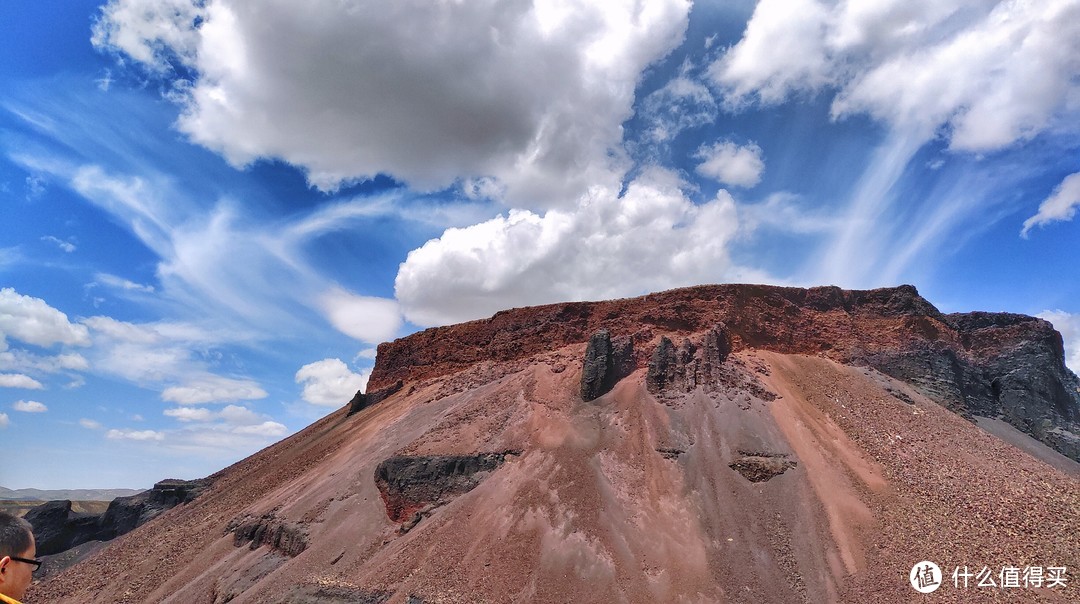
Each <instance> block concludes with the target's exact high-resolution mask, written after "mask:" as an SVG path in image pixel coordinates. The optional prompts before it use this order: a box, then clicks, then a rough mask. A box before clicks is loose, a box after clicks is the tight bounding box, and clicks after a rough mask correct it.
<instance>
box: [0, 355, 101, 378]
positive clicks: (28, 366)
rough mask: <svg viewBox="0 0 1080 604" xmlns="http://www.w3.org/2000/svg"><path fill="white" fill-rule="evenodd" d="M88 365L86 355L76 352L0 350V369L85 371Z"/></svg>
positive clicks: (51, 371) (53, 371) (55, 371)
mask: <svg viewBox="0 0 1080 604" xmlns="http://www.w3.org/2000/svg"><path fill="white" fill-rule="evenodd" d="M89 367H90V363H89V362H88V361H87V360H86V357H84V356H83V355H81V354H79V353H77V352H65V353H61V354H58V355H38V354H34V353H32V352H27V351H25V350H6V351H4V352H0V370H6V371H26V372H34V371H40V372H44V373H60V372H62V371H85V370H87V369H89Z"/></svg>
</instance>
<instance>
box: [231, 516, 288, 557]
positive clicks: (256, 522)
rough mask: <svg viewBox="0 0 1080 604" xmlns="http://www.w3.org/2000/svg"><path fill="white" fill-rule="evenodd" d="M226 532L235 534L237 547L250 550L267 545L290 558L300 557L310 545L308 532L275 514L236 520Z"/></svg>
mask: <svg viewBox="0 0 1080 604" xmlns="http://www.w3.org/2000/svg"><path fill="white" fill-rule="evenodd" d="M226 532H228V533H232V534H233V545H234V546H236V547H241V546H243V545H247V546H248V548H249V549H258V548H259V547H261V546H263V545H267V546H269V547H270V549H272V550H274V551H276V552H279V553H281V554H284V555H286V556H288V557H290V558H293V557H295V556H299V555H300V554H301V553H303V551H304V550H305V549H307V545H308V542H307V531H305V530H304V528H303V527H302V526H300V525H298V524H295V523H291V522H287V521H284V520H281V519H280V518H278V517H277V516H275V515H274V514H263V515H262V516H259V517H253V516H243V517H241V518H235V519H233V521H232V522H230V523H229V524H228V526H227V527H226Z"/></svg>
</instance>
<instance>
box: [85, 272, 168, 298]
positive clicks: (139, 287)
mask: <svg viewBox="0 0 1080 604" xmlns="http://www.w3.org/2000/svg"><path fill="white" fill-rule="evenodd" d="M94 283H96V284H101V285H105V286H107V287H111V288H115V289H118V290H121V291H127V292H139V293H144V294H152V293H154V291H155V290H154V286H153V285H146V284H143V283H135V282H134V281H131V280H129V279H124V278H123V277H117V276H116V275H110V274H108V273H97V274H96V275H94Z"/></svg>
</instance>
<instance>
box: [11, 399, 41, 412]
mask: <svg viewBox="0 0 1080 604" xmlns="http://www.w3.org/2000/svg"><path fill="white" fill-rule="evenodd" d="M11 408H12V409H14V410H16V411H22V412H23V413H45V412H46V411H48V410H49V408H48V407H47V406H45V403H39V402H37V401H15V404H13V405H12V406H11Z"/></svg>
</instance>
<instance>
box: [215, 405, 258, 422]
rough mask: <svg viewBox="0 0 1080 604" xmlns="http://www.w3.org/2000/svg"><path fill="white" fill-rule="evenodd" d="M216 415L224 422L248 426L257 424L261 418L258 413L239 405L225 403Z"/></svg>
mask: <svg viewBox="0 0 1080 604" xmlns="http://www.w3.org/2000/svg"><path fill="white" fill-rule="evenodd" d="M217 416H218V417H219V418H221V419H222V420H224V421H225V423H228V424H231V425H234V426H250V425H254V424H258V423H259V421H260V420H261V419H263V418H262V416H260V415H259V414H258V413H255V412H254V411H252V410H251V409H248V408H247V407H241V406H240V405H226V406H225V408H223V409H222V410H221V411H220V412H218V414H217Z"/></svg>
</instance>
